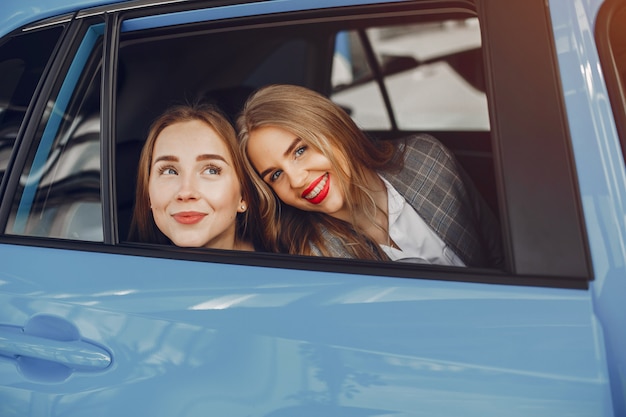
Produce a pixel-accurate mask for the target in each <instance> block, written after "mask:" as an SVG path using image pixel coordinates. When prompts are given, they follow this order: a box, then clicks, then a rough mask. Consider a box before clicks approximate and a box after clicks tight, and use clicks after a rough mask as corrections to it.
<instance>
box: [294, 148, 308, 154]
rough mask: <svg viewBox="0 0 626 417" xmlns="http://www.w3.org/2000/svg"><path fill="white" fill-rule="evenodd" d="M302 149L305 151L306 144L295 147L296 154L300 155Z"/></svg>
mask: <svg viewBox="0 0 626 417" xmlns="http://www.w3.org/2000/svg"><path fill="white" fill-rule="evenodd" d="M304 151H306V146H300V147H299V148H298V149H296V152H295V153H296V156H300V155H302V154H303V153H304Z"/></svg>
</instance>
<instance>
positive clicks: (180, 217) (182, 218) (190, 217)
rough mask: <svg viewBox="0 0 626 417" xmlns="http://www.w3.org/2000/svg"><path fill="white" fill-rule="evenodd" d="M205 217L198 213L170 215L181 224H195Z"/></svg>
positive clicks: (185, 212)
mask: <svg viewBox="0 0 626 417" xmlns="http://www.w3.org/2000/svg"><path fill="white" fill-rule="evenodd" d="M205 216H206V214H205V213H200V212H197V211H182V212H180V213H176V214H173V215H172V217H173V218H174V220H176V221H177V222H178V223H181V224H196V223H199V222H200V221H201V220H202V219H204V217H205Z"/></svg>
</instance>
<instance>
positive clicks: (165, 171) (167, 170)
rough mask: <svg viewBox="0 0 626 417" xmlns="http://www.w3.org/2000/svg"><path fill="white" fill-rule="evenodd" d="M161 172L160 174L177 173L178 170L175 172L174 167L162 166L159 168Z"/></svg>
mask: <svg viewBox="0 0 626 417" xmlns="http://www.w3.org/2000/svg"><path fill="white" fill-rule="evenodd" d="M161 174H162V175H178V172H176V170H175V169H174V168H171V167H164V168H161Z"/></svg>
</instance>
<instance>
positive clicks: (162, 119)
mask: <svg viewBox="0 0 626 417" xmlns="http://www.w3.org/2000/svg"><path fill="white" fill-rule="evenodd" d="M192 120H199V121H201V122H204V123H206V124H207V125H208V126H210V127H211V128H212V129H214V130H215V132H216V133H217V134H218V136H219V137H220V138H221V139H222V141H223V142H224V144H225V145H226V148H227V149H228V152H229V153H230V155H231V157H232V160H233V167H234V170H235V173H236V175H237V178H238V179H239V183H240V185H241V195H242V197H243V199H244V200H245V201H246V202H248V207H249V209H248V210H246V211H245V212H243V213H238V214H237V220H236V222H237V224H236V226H237V227H236V236H235V239H237V240H249V239H251V238H252V234H253V233H252V229H253V228H251V227H250V226H251V223H255V222H254V221H251V220H252V219H250V218H249V217H250V216H252V215H253V214H252V213H253V210H254V209H255V208H256V206H257V205H258V204H257V203H256V200H257V198H256V194H255V193H254V192H253V186H252V184H251V183H250V180H249V178H248V175H247V174H246V170H245V168H244V166H243V161H242V160H241V155H240V153H239V149H238V146H237V135H236V133H235V129H234V128H233V126H232V125H231V124H230V122H229V121H228V120H227V119H226V117H225V116H224V115H223V114H222V113H221V112H220V111H219V110H218V109H217V108H215V107H213V106H211V105H208V104H190V105H178V106H174V107H170V108H169V109H167V110H166V111H165V112H164V113H163V114H161V116H159V117H158V118H157V119H156V120H155V121H154V122H153V123H152V125H151V127H150V130H149V132H148V138H147V139H146V142H145V143H144V145H143V148H142V150H141V156H140V157H139V166H138V171H137V188H136V192H135V206H134V209H133V218H132V221H131V226H130V233H129V240H131V241H140V242H147V243H169V242H170V241H169V239H168V238H167V237H166V236H165V235H164V234H163V233H161V231H160V230H159V229H158V227H157V226H156V223H155V222H154V217H153V216H152V210H151V209H150V197H149V194H148V182H149V179H150V166H151V163H152V157H153V151H154V145H155V143H156V140H157V138H158V136H159V134H161V132H162V131H163V130H164V129H165V128H166V127H168V126H171V125H173V124H175V123H179V122H185V121H192Z"/></svg>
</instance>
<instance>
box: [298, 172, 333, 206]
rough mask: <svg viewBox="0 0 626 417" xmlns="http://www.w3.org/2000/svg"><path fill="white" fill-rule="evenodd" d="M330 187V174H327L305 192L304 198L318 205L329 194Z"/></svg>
mask: <svg viewBox="0 0 626 417" xmlns="http://www.w3.org/2000/svg"><path fill="white" fill-rule="evenodd" d="M329 186H330V184H329V174H328V172H327V173H326V174H324V175H322V176H321V177H320V178H318V179H317V180H316V181H314V182H313V183H312V184H311V185H310V186H309V188H307V189H306V190H304V192H303V193H302V197H303V198H304V199H306V200H308V201H309V202H311V203H313V204H318V203H320V202H321V201H322V200H323V199H324V198H325V197H326V195H327V194H328V189H329Z"/></svg>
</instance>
